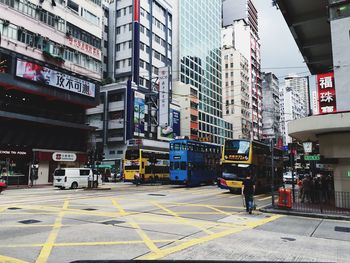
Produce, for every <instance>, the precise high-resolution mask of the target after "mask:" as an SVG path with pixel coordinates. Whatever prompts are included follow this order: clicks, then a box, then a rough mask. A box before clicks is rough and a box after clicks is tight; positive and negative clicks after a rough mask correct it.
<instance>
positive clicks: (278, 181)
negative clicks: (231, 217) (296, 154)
mask: <svg viewBox="0 0 350 263" xmlns="http://www.w3.org/2000/svg"><path fill="white" fill-rule="evenodd" d="M273 153H274V186H275V188H277V187H279V186H281V185H282V183H283V152H282V151H281V150H279V149H277V148H274V152H273ZM271 154H272V153H271V150H270V146H269V145H267V144H264V143H261V142H257V141H248V140H226V142H225V144H224V146H223V151H222V158H221V176H220V177H219V179H218V186H219V187H220V188H222V189H228V190H230V192H232V193H235V192H239V191H240V190H241V188H242V182H243V180H244V178H245V177H246V176H247V175H248V174H249V175H251V176H252V178H253V179H254V181H255V185H256V191H259V192H264V191H267V190H271V185H272V180H271V179H272V155H271Z"/></svg>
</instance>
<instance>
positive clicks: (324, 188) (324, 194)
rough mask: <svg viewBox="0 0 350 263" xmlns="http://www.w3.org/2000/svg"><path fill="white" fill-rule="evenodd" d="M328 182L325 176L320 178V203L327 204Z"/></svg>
mask: <svg viewBox="0 0 350 263" xmlns="http://www.w3.org/2000/svg"><path fill="white" fill-rule="evenodd" d="M328 183H329V182H328V180H327V176H326V175H325V174H323V175H322V177H321V192H322V202H324V203H329V193H328V189H329V186H328Z"/></svg>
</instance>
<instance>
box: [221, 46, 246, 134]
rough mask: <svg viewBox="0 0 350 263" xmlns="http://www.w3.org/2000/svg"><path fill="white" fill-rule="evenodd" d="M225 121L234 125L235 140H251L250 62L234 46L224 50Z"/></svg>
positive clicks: (223, 94)
mask: <svg viewBox="0 0 350 263" xmlns="http://www.w3.org/2000/svg"><path fill="white" fill-rule="evenodd" d="M221 53H222V68H223V74H222V79H223V81H222V84H223V88H222V89H223V93H222V98H223V102H222V103H223V108H224V119H225V120H226V121H227V122H228V123H231V124H232V125H233V138H234V139H250V138H251V129H252V117H251V112H252V111H251V106H250V102H251V99H250V92H249V91H250V90H249V87H250V85H249V64H248V60H247V59H246V58H245V57H244V56H243V55H242V54H241V53H240V52H239V51H237V50H236V49H235V48H234V47H233V46H231V47H227V46H225V47H224V48H223V49H222V50H221Z"/></svg>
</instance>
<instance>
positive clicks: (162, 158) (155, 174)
mask: <svg viewBox="0 0 350 263" xmlns="http://www.w3.org/2000/svg"><path fill="white" fill-rule="evenodd" d="M123 173H124V181H125V182H135V176H136V175H138V176H139V178H140V182H141V183H147V182H161V181H169V153H167V152H160V151H152V150H145V149H128V150H126V153H125V159H124V169H123Z"/></svg>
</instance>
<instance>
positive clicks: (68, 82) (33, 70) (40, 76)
mask: <svg viewBox="0 0 350 263" xmlns="http://www.w3.org/2000/svg"><path fill="white" fill-rule="evenodd" d="M16 76H17V77H20V78H24V79H28V80H31V81H35V82H39V83H42V84H46V85H49V86H52V87H55V88H60V89H65V90H68V91H71V92H75V93H79V94H81V95H85V96H89V97H93V98H94V97H95V84H94V83H92V82H89V81H86V80H83V79H80V78H76V77H73V76H70V75H67V74H64V73H62V72H59V71H56V70H53V69H50V68H48V67H45V66H41V65H38V64H35V63H32V62H28V61H24V60H21V59H17V68H16Z"/></svg>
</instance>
